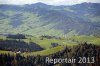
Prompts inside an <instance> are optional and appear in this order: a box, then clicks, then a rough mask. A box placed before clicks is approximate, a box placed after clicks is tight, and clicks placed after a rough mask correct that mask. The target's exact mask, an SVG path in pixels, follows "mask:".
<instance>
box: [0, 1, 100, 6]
mask: <svg viewBox="0 0 100 66" xmlns="http://www.w3.org/2000/svg"><path fill="white" fill-rule="evenodd" d="M38 2H41V3H45V4H48V5H74V4H80V3H84V2H91V3H100V0H91V1H89V0H77V1H76V0H70V1H69V0H34V1H33V0H27V1H26V0H0V4H11V5H24V4H34V3H38Z"/></svg>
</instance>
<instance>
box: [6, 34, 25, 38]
mask: <svg viewBox="0 0 100 66" xmlns="http://www.w3.org/2000/svg"><path fill="white" fill-rule="evenodd" d="M7 38H12V39H25V35H23V34H15V35H12V34H9V35H7Z"/></svg>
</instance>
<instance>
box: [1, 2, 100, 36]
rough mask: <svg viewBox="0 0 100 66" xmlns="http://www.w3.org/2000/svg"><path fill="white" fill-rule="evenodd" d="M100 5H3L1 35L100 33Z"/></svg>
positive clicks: (95, 34) (94, 34)
mask: <svg viewBox="0 0 100 66" xmlns="http://www.w3.org/2000/svg"><path fill="white" fill-rule="evenodd" d="M99 9H100V4H99V3H82V4H77V5H72V6H52V5H46V4H43V3H36V4H30V5H0V34H18V33H22V34H28V35H33V36H41V35H53V36H58V35H59V36H62V35H88V36H89V35H93V36H99V35H100V19H99V18H100V10H99Z"/></svg>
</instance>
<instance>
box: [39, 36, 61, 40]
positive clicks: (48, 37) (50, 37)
mask: <svg viewBox="0 0 100 66" xmlns="http://www.w3.org/2000/svg"><path fill="white" fill-rule="evenodd" d="M41 38H42V39H43V38H47V39H52V38H54V39H60V37H56V36H49V35H42V36H41Z"/></svg>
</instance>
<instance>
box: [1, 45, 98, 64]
mask: <svg viewBox="0 0 100 66" xmlns="http://www.w3.org/2000/svg"><path fill="white" fill-rule="evenodd" d="M92 56H93V57H95V63H81V64H79V63H74V64H72V63H60V64H59V63H57V64H51V63H46V62H45V58H46V57H47V56H39V55H38V56H27V57H24V56H21V55H20V54H17V55H16V56H14V55H10V54H1V55H0V66H99V65H100V46H95V45H92V44H87V43H84V44H80V45H78V46H75V47H73V48H69V47H66V48H65V49H64V50H62V51H59V52H57V53H54V54H51V55H48V57H50V58H53V59H54V58H71V57H74V58H76V59H77V58H78V57H92Z"/></svg>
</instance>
